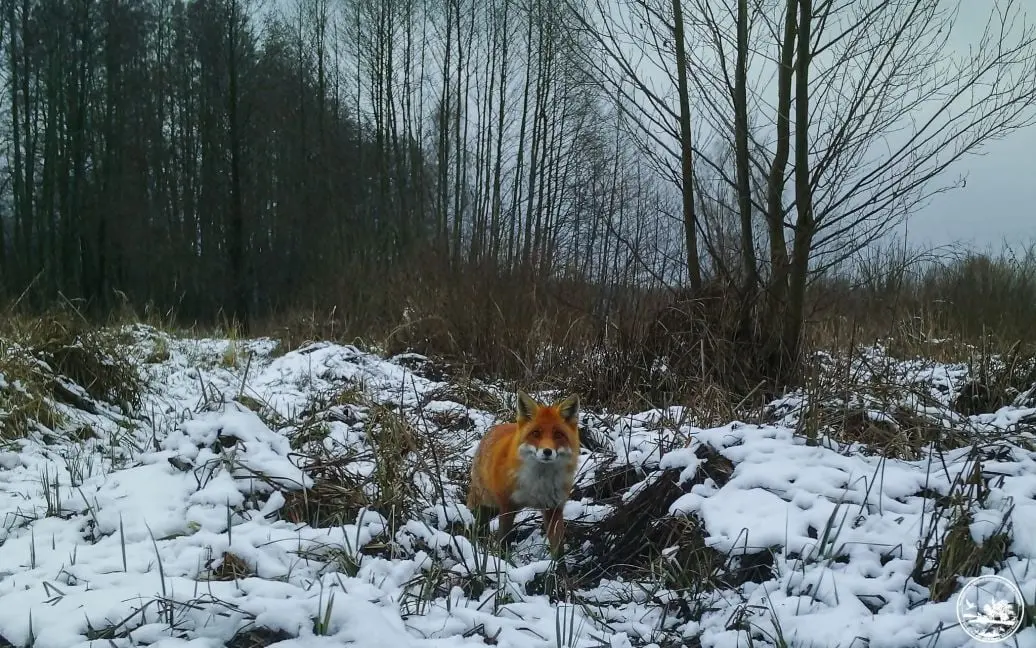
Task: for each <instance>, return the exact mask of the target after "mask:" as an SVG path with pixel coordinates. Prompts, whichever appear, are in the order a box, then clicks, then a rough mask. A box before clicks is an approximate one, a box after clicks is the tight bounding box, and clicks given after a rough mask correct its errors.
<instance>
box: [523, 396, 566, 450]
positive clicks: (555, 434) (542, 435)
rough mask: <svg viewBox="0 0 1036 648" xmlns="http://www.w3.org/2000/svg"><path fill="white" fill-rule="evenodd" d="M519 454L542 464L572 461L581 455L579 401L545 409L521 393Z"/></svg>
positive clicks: (561, 402)
mask: <svg viewBox="0 0 1036 648" xmlns="http://www.w3.org/2000/svg"><path fill="white" fill-rule="evenodd" d="M517 423H518V434H519V439H518V444H519V445H518V450H519V452H520V453H521V455H522V456H523V457H529V458H535V459H536V460H537V461H539V462H542V463H553V462H555V461H559V460H561V461H571V460H572V458H573V457H574V456H575V455H577V454H579V397H578V396H576V395H575V394H572V395H571V396H569V397H568V398H565V399H563V400H560V401H558V402H556V403H554V404H552V405H544V404H543V403H540V402H538V401H536V399H534V398H532V397H531V396H529V395H528V394H526V393H525V392H518V420H517Z"/></svg>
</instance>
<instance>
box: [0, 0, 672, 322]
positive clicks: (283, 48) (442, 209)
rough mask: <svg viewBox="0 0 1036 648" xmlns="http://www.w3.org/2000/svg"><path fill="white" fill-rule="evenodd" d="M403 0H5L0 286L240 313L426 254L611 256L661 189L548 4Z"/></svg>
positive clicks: (577, 260) (622, 258) (606, 265)
mask: <svg viewBox="0 0 1036 648" xmlns="http://www.w3.org/2000/svg"><path fill="white" fill-rule="evenodd" d="M406 5H407V2H406V1H405V0H404V1H401V2H395V1H393V2H387V1H386V2H379V3H374V2H358V3H356V4H355V5H352V6H349V5H348V3H332V2H329V1H327V0H301V1H300V2H298V3H296V4H294V5H292V4H291V3H287V4H285V5H284V7H283V8H281V9H280V10H279V11H273V12H269V11H267V12H262V11H260V7H258V6H252V5H249V4H247V3H246V2H243V1H237V0H191V1H187V2H182V1H177V0H141V1H135V2H124V1H122V2H120V1H118V0H101V1H91V0H46V1H43V2H38V1H28V0H27V1H25V2H21V1H10V2H5V3H4V11H5V16H4V21H3V30H4V34H3V37H4V38H3V44H4V58H3V64H4V65H3V68H4V72H5V73H6V82H7V91H8V93H7V97H6V101H5V102H4V108H5V109H6V113H7V114H6V120H5V121H6V124H5V125H6V128H5V134H6V136H7V150H8V153H9V155H8V158H9V159H8V160H7V163H8V169H7V173H6V174H5V177H4V180H5V185H4V187H3V192H4V195H3V198H4V200H3V223H4V227H3V228H2V230H0V231H2V232H3V236H4V238H3V240H2V243H0V250H2V252H3V254H2V257H0V258H2V272H3V288H4V290H5V292H6V293H7V295H8V296H9V297H10V296H18V295H20V294H21V293H22V292H24V291H26V290H28V293H29V297H30V298H32V299H37V300H41V301H47V300H52V299H54V298H55V297H56V296H57V295H58V294H61V295H64V296H66V297H69V298H83V299H86V300H88V301H89V302H91V303H93V304H95V305H96V306H97V307H99V308H102V309H103V308H105V307H107V306H109V305H111V304H112V303H113V301H114V300H116V299H117V298H118V295H117V292H118V293H122V294H123V295H125V296H126V297H128V298H129V300H130V301H131V302H132V303H135V304H142V303H145V302H151V303H154V304H155V305H157V306H160V307H163V308H169V307H175V308H176V309H177V310H178V311H179V312H180V313H181V314H182V315H184V316H188V317H191V316H194V317H211V316H212V314H213V313H214V312H215V311H216V310H217V309H220V308H223V310H224V311H225V312H226V313H227V314H229V315H234V316H236V317H239V318H242V319H247V318H249V317H250V316H251V317H255V316H257V315H260V316H261V315H263V314H268V313H269V312H271V310H273V309H277V308H290V307H295V306H299V305H304V304H309V303H310V300H312V299H313V296H314V293H317V294H319V293H321V292H324V293H325V294H324V296H323V298H322V299H321V300H320V301H321V303H323V304H328V303H332V302H333V300H334V299H335V298H338V297H339V296H340V295H337V294H333V292H331V291H333V290H335V288H340V287H341V286H342V284H343V283H357V284H363V283H369V281H370V280H371V279H372V278H373V277H377V276H379V274H380V273H384V272H386V271H387V270H389V269H392V268H394V267H396V268H398V267H401V266H402V265H405V264H407V263H411V262H412V261H413V260H414V259H415V258H417V257H423V256H428V255H431V256H434V257H437V258H438V259H441V260H445V261H447V262H451V263H466V264H470V263H475V262H479V261H482V260H484V259H492V260H493V263H492V264H491V266H498V265H499V266H503V267H507V268H510V267H517V266H519V265H522V266H531V265H533V259H536V260H537V265H540V266H542V267H543V268H544V272H545V273H547V274H549V273H550V272H552V271H553V268H552V267H551V266H553V265H555V264H557V263H559V262H561V263H563V264H564V266H565V269H566V271H574V272H579V273H580V274H581V275H583V276H592V277H593V278H594V279H596V280H601V281H607V280H608V279H609V273H610V272H614V270H615V269H616V268H620V269H623V270H625V268H626V267H627V266H628V264H629V257H630V254H631V252H630V249H629V248H631V247H632V246H631V244H630V243H627V244H626V245H625V246H621V245H619V244H618V243H617V241H616V240H615V235H617V234H618V233H620V232H622V231H623V230H624V227H623V226H621V225H620V221H621V220H622V219H623V217H624V215H625V214H626V213H628V212H629V211H630V210H639V211H640V212H641V213H642V214H646V213H648V212H649V211H650V210H652V209H658V208H659V205H660V201H663V200H664V194H663V192H661V191H653V190H652V188H651V181H650V180H648V179H647V178H646V177H642V176H638V174H637V172H636V170H631V169H629V168H627V167H626V165H625V164H624V163H623V160H622V152H621V151H619V150H617V148H618V147H619V146H621V143H617V142H616V140H617V139H621V137H620V136H619V135H618V129H617V128H616V127H615V126H611V127H609V124H608V122H609V121H612V122H614V119H613V118H610V117H609V116H608V115H607V114H606V113H604V112H603V111H602V110H601V109H600V107H599V105H598V101H597V100H598V99H599V96H598V95H595V93H594V92H593V91H592V89H591V88H590V85H589V84H587V83H585V82H584V81H582V80H581V79H580V78H579V77H580V74H581V72H579V71H578V70H576V69H574V67H573V66H571V65H568V64H566V63H565V62H564V61H563V57H562V53H561V51H560V50H561V49H562V46H561V45H560V44H559V43H560V41H561V39H562V38H563V35H562V34H560V33H557V30H556V28H552V27H551V21H550V16H549V15H547V11H546V9H544V8H538V7H535V6H532V7H528V8H525V9H524V10H523V9H518V8H515V7H513V6H511V4H510V3H504V2H500V3H497V6H495V7H486V8H484V10H481V11H473V10H472V9H474V8H475V7H476V5H475V4H470V5H468V6H462V5H461V3H449V2H448V3H443V4H441V6H437V7H433V6H432V5H433V3H424V2H415V1H412V2H411V3H410V4H409V6H406ZM419 5H420V6H419ZM429 32H431V33H429ZM421 38H423V39H424V42H421V40H420V39H421ZM552 40H557V41H558V43H554V44H552V42H551V41H552ZM433 47H434V50H435V53H436V57H438V59H439V60H433V59H434V58H436V57H433V56H431V54H430V52H431V51H432V48H433ZM530 59H531V60H530ZM514 79H517V80H518V83H517V84H516V83H515V82H514ZM516 90H517V91H516ZM469 113H477V118H478V123H475V120H474V119H473V118H472V116H471V115H469ZM480 125H481V126H482V127H483V128H482V129H481V130H480V131H478V132H476V130H475V128H476V127H478V126H480ZM645 176H646V174H645ZM637 220H638V219H637V218H634V217H631V218H629V221H630V222H636V221H637ZM640 222H647V221H646V219H640Z"/></svg>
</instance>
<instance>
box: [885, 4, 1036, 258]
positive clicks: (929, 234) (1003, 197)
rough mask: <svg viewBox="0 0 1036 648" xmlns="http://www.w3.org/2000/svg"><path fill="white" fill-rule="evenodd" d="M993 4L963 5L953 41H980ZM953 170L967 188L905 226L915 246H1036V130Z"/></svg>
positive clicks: (1031, 9)
mask: <svg viewBox="0 0 1036 648" xmlns="http://www.w3.org/2000/svg"><path fill="white" fill-rule="evenodd" d="M993 4H994V2H993V0H965V1H964V2H962V3H961V8H960V14H959V20H958V23H957V25H956V29H955V31H957V33H956V34H955V35H954V40H956V41H958V42H960V43H962V44H963V43H967V42H968V41H971V42H974V41H976V40H977V39H978V38H979V37H981V35H982V30H983V27H984V26H985V21H986V19H987V18H988V16H989V8H990V6H991V5H993ZM1021 5H1022V6H1023V7H1025V12H1026V13H1027V22H1028V23H1029V24H1032V23H1033V22H1036V3H1032V2H1031V0H1023V2H1022V3H1021ZM955 171H956V172H959V173H962V174H966V175H967V184H966V186H965V187H964V188H962V189H954V190H952V191H950V192H947V193H944V194H942V195H940V196H936V197H935V198H934V199H933V200H932V201H931V203H930V204H929V205H928V206H927V207H925V208H924V209H923V210H922V211H920V212H918V213H916V214H915V215H914V216H913V217H912V218H911V219H910V220H909V222H908V223H906V225H905V229H906V233H907V237H908V240H909V241H910V242H911V243H914V244H918V245H947V244H954V243H960V244H965V245H968V246H969V247H978V248H987V247H988V248H994V249H995V248H999V247H1000V246H1001V245H1002V244H1003V243H1005V242H1007V243H1009V244H1011V245H1027V244H1029V243H1036V126H1029V127H1028V128H1026V129H1024V130H1019V131H1016V132H1015V133H1013V134H1011V135H1010V136H1008V137H1007V138H1005V139H1003V140H999V141H995V142H989V143H988V144H987V145H986V146H985V147H984V149H983V155H981V156H971V157H968V158H966V159H964V160H962V161H961V163H960V164H959V165H958V166H957V167H956V169H955ZM950 173H951V174H953V175H955V173H954V172H953V171H951V172H950ZM899 232H900V233H902V232H903V229H900V230H899Z"/></svg>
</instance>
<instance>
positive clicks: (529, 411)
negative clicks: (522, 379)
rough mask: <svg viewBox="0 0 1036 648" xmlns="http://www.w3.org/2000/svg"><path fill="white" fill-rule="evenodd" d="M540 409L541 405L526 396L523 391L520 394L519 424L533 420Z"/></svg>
mask: <svg viewBox="0 0 1036 648" xmlns="http://www.w3.org/2000/svg"><path fill="white" fill-rule="evenodd" d="M539 408H540V404H539V403H537V402H536V400H535V399H534V398H533V397H532V396H529V395H528V394H526V393H525V392H523V391H520V392H518V422H519V423H524V422H525V421H528V420H529V419H531V418H532V417H533V416H534V415H535V414H536V410H538V409H539Z"/></svg>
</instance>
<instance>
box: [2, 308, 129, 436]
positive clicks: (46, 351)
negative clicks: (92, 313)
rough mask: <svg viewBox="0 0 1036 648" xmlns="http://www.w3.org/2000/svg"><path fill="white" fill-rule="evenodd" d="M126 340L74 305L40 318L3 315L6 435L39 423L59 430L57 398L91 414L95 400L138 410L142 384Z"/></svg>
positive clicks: (3, 397)
mask: <svg viewBox="0 0 1036 648" xmlns="http://www.w3.org/2000/svg"><path fill="white" fill-rule="evenodd" d="M125 343H126V340H124V339H122V338H121V337H120V335H119V334H118V332H116V331H115V330H113V329H106V328H98V327H96V326H93V325H92V324H91V323H90V322H88V321H87V320H86V319H85V318H83V317H81V316H80V315H79V314H78V313H77V312H75V311H74V310H72V309H64V310H60V311H55V312H52V313H49V314H47V315H45V316H36V317H29V316H25V315H19V314H14V313H11V312H8V313H6V314H5V315H3V316H2V318H0V375H3V376H4V382H3V386H0V416H3V423H4V425H3V436H4V437H5V438H14V437H18V436H22V435H24V434H26V433H27V432H29V431H31V430H32V429H33V428H36V427H38V426H43V427H46V428H49V429H51V430H55V429H57V428H58V427H60V425H61V418H60V416H59V415H58V413H57V412H56V411H55V409H54V407H53V403H55V402H62V403H66V404H68V405H71V406H73V407H77V408H79V409H82V410H85V411H88V412H93V413H97V405H96V403H97V402H105V403H109V404H111V405H116V406H119V407H120V408H121V409H122V410H123V412H124V413H127V414H128V413H131V412H134V411H136V409H137V408H138V407H139V406H140V397H141V393H142V391H143V389H144V384H143V382H142V378H141V376H140V373H139V372H138V370H137V368H136V366H135V364H134V363H133V361H132V360H131V359H130V358H129V357H128V356H127V355H126V354H125V352H124V349H125ZM65 381H69V382H71V383H72V386H70V385H68V384H66V382H65ZM74 386H78V387H79V388H81V389H82V392H79V391H78V390H77V389H74V388H72V387H74ZM84 393H85V395H84Z"/></svg>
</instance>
